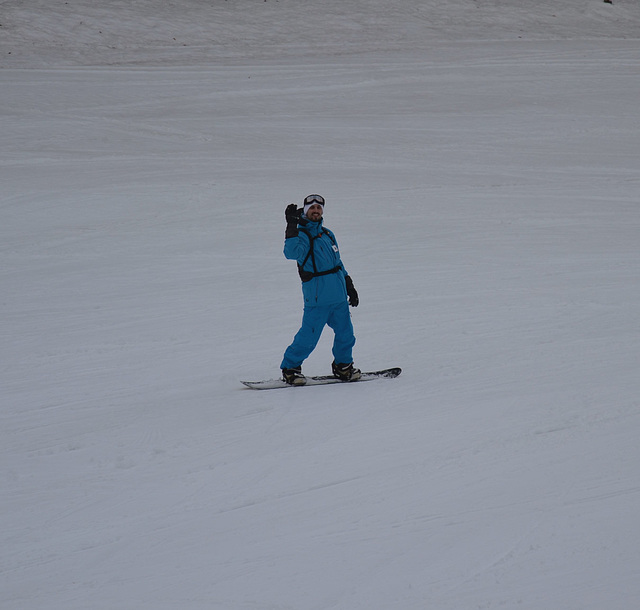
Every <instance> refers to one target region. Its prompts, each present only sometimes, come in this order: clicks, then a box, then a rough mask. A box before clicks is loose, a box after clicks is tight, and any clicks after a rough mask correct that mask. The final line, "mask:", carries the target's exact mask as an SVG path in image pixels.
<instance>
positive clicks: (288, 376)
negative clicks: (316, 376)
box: [282, 366, 307, 385]
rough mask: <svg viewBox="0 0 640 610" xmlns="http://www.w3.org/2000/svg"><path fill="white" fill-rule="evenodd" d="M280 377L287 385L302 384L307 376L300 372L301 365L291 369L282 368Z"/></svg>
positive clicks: (305, 381)
mask: <svg viewBox="0 0 640 610" xmlns="http://www.w3.org/2000/svg"><path fill="white" fill-rule="evenodd" d="M282 379H283V380H284V381H285V383H288V384H289V385H304V384H305V383H307V378H306V377H305V376H304V375H303V374H302V367H301V366H297V367H295V368H292V369H282Z"/></svg>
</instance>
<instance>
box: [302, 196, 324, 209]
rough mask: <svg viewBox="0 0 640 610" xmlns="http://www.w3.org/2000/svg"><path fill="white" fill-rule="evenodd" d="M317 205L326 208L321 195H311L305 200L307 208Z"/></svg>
mask: <svg viewBox="0 0 640 610" xmlns="http://www.w3.org/2000/svg"><path fill="white" fill-rule="evenodd" d="M316 203H318V204H320V205H321V206H323V207H324V197H321V196H320V195H309V196H308V197H305V198H304V205H305V206H307V205H314V204H316Z"/></svg>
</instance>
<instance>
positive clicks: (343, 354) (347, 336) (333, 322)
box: [327, 301, 356, 364]
mask: <svg viewBox="0 0 640 610" xmlns="http://www.w3.org/2000/svg"><path fill="white" fill-rule="evenodd" d="M327 324H328V325H329V326H330V327H331V328H332V329H333V332H334V333H335V337H334V340H333V358H334V360H335V362H339V363H343V364H349V363H350V362H353V355H352V352H353V346H354V345H355V343H356V337H355V335H354V333H353V324H352V323H351V313H350V312H349V304H348V303H347V302H346V301H345V302H344V303H340V304H339V305H335V306H334V307H332V309H331V311H330V314H329V318H328V319H327Z"/></svg>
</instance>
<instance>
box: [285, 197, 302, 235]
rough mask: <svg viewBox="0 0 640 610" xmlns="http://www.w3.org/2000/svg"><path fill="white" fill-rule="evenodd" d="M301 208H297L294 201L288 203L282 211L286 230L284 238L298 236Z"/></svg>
mask: <svg viewBox="0 0 640 610" xmlns="http://www.w3.org/2000/svg"><path fill="white" fill-rule="evenodd" d="M301 212H302V210H299V209H298V206H297V205H296V204H295V203H290V204H289V205H288V206H287V208H286V210H285V211H284V217H285V219H286V221H287V230H286V231H285V234H284V236H285V238H288V237H298V221H299V220H300V213H301Z"/></svg>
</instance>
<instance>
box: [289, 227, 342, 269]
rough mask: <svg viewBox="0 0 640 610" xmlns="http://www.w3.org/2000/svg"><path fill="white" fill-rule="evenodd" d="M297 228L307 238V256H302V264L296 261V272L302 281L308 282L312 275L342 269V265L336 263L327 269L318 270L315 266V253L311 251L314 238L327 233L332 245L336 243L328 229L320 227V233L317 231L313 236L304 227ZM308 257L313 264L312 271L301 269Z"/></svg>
mask: <svg viewBox="0 0 640 610" xmlns="http://www.w3.org/2000/svg"><path fill="white" fill-rule="evenodd" d="M299 230H300V231H302V232H303V233H304V234H305V235H306V236H307V237H308V238H309V252H307V256H305V257H304V260H303V261H302V264H300V263H298V274H299V275H300V279H301V280H302V281H303V282H308V281H309V280H312V279H313V278H314V277H320V276H321V275H331V274H332V273H338V271H340V269H342V265H337V266H336V267H334V268H333V269H328V270H327V271H318V268H317V267H316V257H315V254H314V253H313V243H314V242H315V240H316V239H318V238H320V237H322V236H323V235H328V236H329V239H330V240H331V241H332V242H333V245H334V246H336V245H337V244H336V240H335V239H333V236H332V235H331V233H329V231H327V230H326V229H322V231H320V233H318V234H317V235H315V236H312V235H311V233H309V231H307V230H305V229H302V228H299ZM309 258H311V264H312V265H313V272H311V271H304V269H303V267H304V266H305V265H306V263H307V261H308V260H309Z"/></svg>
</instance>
